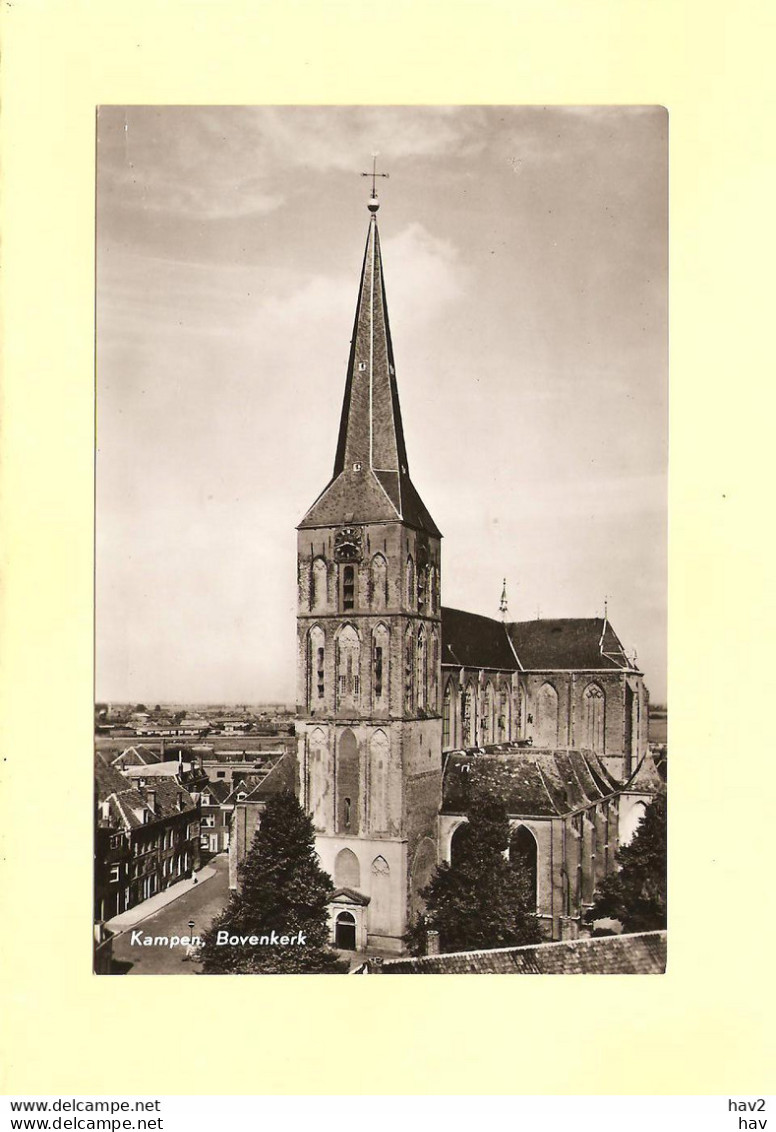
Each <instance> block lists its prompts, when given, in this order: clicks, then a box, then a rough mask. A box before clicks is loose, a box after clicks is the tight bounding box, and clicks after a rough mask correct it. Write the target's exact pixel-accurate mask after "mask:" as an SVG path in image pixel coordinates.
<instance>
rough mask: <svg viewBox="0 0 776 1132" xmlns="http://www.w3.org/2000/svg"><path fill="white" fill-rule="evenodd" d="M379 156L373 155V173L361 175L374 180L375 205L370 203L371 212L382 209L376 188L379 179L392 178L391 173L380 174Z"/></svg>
mask: <svg viewBox="0 0 776 1132" xmlns="http://www.w3.org/2000/svg"><path fill="white" fill-rule="evenodd" d="M377 156H378V155H377V154H376V153H373V154H372V172H371V173H362V174H361V176H362V177H371V178H372V196H371V201H374V205H372V204H371V202H370V205H369V210H370V212H376V211H377V209H378V208H379V207H380V205H379V202H378V200H377V188H376V185H375V182H376V180H377V178H378V177H390V173H378V172H377Z"/></svg>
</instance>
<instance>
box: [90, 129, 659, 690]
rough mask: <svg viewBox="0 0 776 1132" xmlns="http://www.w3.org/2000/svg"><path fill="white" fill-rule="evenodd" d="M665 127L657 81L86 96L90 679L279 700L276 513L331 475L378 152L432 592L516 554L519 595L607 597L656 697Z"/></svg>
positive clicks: (485, 596) (283, 583) (484, 582)
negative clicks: (439, 96)
mask: <svg viewBox="0 0 776 1132" xmlns="http://www.w3.org/2000/svg"><path fill="white" fill-rule="evenodd" d="M665 125H666V123H665V113H664V111H661V110H660V108H654V107H653V108H616V107H612V108H598V109H596V108H551V109H547V108H538V107H536V108H464V109H456V108H452V109H446V108H443V109H434V110H420V109H414V110H413V109H406V108H375V109H372V110H363V109H359V108H351V109H348V110H344V109H342V108H327V109H326V110H323V111H321V110H317V111H307V110H304V109H299V110H290V109H288V108H286V109H284V110H273V109H250V108H249V109H246V108H238V109H235V108H208V109H207V110H203V109H199V108H168V109H164V108H147V109H146V108H131V109H128V110H122V109H121V108H117V107H110V108H108V109H107V110H101V111H100V118H99V144H98V316H97V351H98V364H97V397H98V457H97V491H98V502H97V539H98V544H97V698H98V699H99V700H109V701H118V702H130V701H135V702H146V703H148V702H149V701H151V702H152V703H154V704H155V703H161V702H178V701H185V702H190V703H192V704H194V703H212V704H219V703H223V704H226V703H257V702H261V701H268V702H293V700H294V651H295V643H294V621H295V615H296V576H295V567H294V554H295V551H294V531H295V525H296V524H297V523H298V522H299V521H300V520H301V518H302V515H303V514H304V511H305V509H306V508H307V507H309V505H310V504H311V503H312V501H313V499H314V498H315V497H316V495H317V494H318V493H319V492H320V490H321V489H322V488H323V486H324V485H325V483H326V481H327V480H328V478H329V475H330V472H331V464H332V461H333V458H334V450H333V443H332V437H333V436H334V435H336V425H337V422H338V420H339V414H340V409H341V403H342V393H343V389H344V381H345V367H346V361H347V350H348V340H349V336H350V329H351V326H352V317H353V305H354V302H355V295H356V284H357V280H358V272H359V269H360V264H361V257H362V253H363V240H364V237H365V234H366V225H367V212H366V208H365V207H364V206H365V204H366V200H367V197H368V183H367V182H365V181H363V180H362V179H361V178H360V173H361V172H363V171H364V170H367V169H368V168H370V167H371V159H370V158H369V157H368V154H369V153H370V152H371V150H372V148H379V150H380V154H381V156H380V167H379V168H380V169H381V170H385V171H386V172H388V173H389V174H390V177H391V179H390V180H389V181H387V182H384V183H382V184H381V185H380V191H381V195H382V200H383V209H382V211H381V213H380V225H381V232H382V238H383V246H384V255H385V270H386V287H387V290H388V294H389V302H390V306H391V314H392V324H391V329H392V332H393V338H394V343H395V346H396V361H397V376H398V382H399V390H400V394H401V400H402V414H403V419H404V426H405V431H406V435H407V444H408V451H409V461H410V468H411V471H412V473H413V479H414V481H415V482H416V483H417V484H418V486H419V488H420V490H421V492H422V494H423V497H424V499H425V500H426V502H427V503H428V505H429V507H430V509H431V511H432V513H433V514H434V515H435V516H436V517H437V519H438V521H439V523H440V526H441V527H442V531H443V534H445V535H446V536H447V537H446V538H445V540H444V541H443V544H442V546H443V550H442V553H443V560H442V561H443V567H442V587H443V588H442V594H443V602H444V604H445V605H448V606H453V607H456V608H464V609H469V610H471V611H473V612H479V613H485V614H489V615H491V616H496V615H497V610H498V602H499V597H500V593H501V585H502V578H503V577H504V576H506V577H507V589H508V595H509V607H510V614H509V615H510V619H511V620H515V621H522V620H531V619H532V618H533V617H534V616H535V615H536V612H537V609H539V610H540V611H541V615H542V616H545V617H554V616H575V617H593V616H601V615H602V614H603V612H604V601H605V598H606V597H608V608H609V615H610V618H611V621H612V623H613V625H614V627H615V629H616V631H617V632H618V634H619V635H620V637H621V638H622V640H623V644H624V645H625V647H626V649H627V650H628V651H630V652H632V651H633V649H634V648H637V649H638V656H639V664H640V666H641V667H642V668H643V669H644V671H645V674H646V681H647V684H648V686H649V687H650V689H651V691H652V696H653V699H654V700H656V701H662V702H665V698H666V695H665V667H666V664H665V602H666V594H665V591H666V577H665V573H666V549H665V533H666V531H665V528H666V360H665V355H666V341H665V339H666V310H665V287H666V279H665V275H666V271H665V158H666V153H665V149H666V146H665ZM375 134H376V135H378V139H377V140H379V142H380V144H379V146H375V145H374V141H375V140H376V139H375V138H374V135H375ZM397 138H398V139H400V140H399V141H398V142H397V140H396V139H397ZM368 139H370V140H371V144H370V142H369V141H368ZM257 155H258V156H257ZM359 156H360V159H361V164H360V165H359V164H358V158H359ZM354 161H355V166H354ZM430 428H433V429H434V441H435V442H434V444H433V445H424V444H423V443H422V442H421V441H422V439H423V438H424V437H425V436H427V434H428V430H429V429H430ZM424 448H429V449H431V452H430V453H429V454H427V453H426V452H425V451H424Z"/></svg>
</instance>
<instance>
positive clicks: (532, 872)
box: [509, 825, 538, 912]
mask: <svg viewBox="0 0 776 1132" xmlns="http://www.w3.org/2000/svg"><path fill="white" fill-rule="evenodd" d="M537 858H538V846H537V844H536V838H535V837H534V835H533V834H532V833H531V831H530V829H529V828H528V826H526V825H519V826H518V827H517V829H513V830H512V834H511V836H510V838H509V860H510V863H511V864H512V865H514V866H515V867H516V868H519V869H520V870H521V871H523V872H525V873H526V875H527V877H528V885H529V894H530V895H529V911H531V912H534V911H535V910H536V903H537V892H536V879H537V871H538V870H537Z"/></svg>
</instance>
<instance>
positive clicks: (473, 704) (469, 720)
mask: <svg viewBox="0 0 776 1132" xmlns="http://www.w3.org/2000/svg"><path fill="white" fill-rule="evenodd" d="M476 735H477V690H476V688H475V686H474V682H473V681H472V680H470V681H469V683H468V684H467V685H466V688H465V689H464V692H463V694H462V696H461V737H462V742H463V745H464V747H474V746H476V745H477V739H476Z"/></svg>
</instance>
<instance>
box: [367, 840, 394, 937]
mask: <svg viewBox="0 0 776 1132" xmlns="http://www.w3.org/2000/svg"><path fill="white" fill-rule="evenodd" d="M370 872H371V874H372V883H371V899H370V901H369V930H370V932H374V933H375V935H380V934H381V933H384V934H386V935H387V934H388V932H389V931H390V929H391V869H390V866H389V864H388V862H387V861H386V859H385V857H375V859H374V861H372V868H371V870H370Z"/></svg>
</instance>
